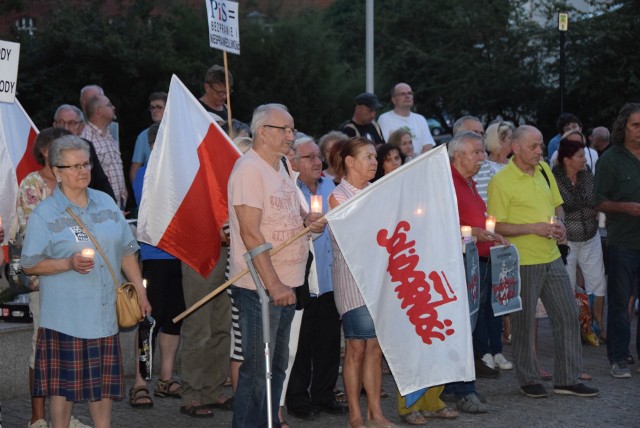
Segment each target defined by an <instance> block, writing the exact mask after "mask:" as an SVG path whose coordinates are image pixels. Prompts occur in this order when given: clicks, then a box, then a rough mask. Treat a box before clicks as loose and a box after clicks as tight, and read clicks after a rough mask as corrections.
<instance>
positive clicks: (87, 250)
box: [82, 248, 96, 259]
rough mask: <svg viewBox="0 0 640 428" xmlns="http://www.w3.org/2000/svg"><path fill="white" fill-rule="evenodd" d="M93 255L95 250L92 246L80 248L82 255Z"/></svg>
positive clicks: (91, 256)
mask: <svg viewBox="0 0 640 428" xmlns="http://www.w3.org/2000/svg"><path fill="white" fill-rule="evenodd" d="M95 255H96V252H95V251H94V250H93V248H85V249H83V250H82V257H86V258H88V259H93V257H94V256H95Z"/></svg>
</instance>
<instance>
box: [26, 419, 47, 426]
mask: <svg viewBox="0 0 640 428" xmlns="http://www.w3.org/2000/svg"><path fill="white" fill-rule="evenodd" d="M27 428H49V424H48V423H47V421H45V420H44V419H38V420H37V421H35V422H34V423H32V424H31V423H29V422H27Z"/></svg>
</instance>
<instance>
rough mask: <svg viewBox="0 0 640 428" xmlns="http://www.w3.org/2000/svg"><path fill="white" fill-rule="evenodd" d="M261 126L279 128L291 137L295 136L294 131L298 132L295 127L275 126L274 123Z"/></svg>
mask: <svg viewBox="0 0 640 428" xmlns="http://www.w3.org/2000/svg"><path fill="white" fill-rule="evenodd" d="M262 126H265V127H267V128H275V129H279V130H281V131H282V132H284V133H285V134H286V135H290V136H292V137H295V136H296V133H297V132H298V130H297V129H296V128H292V127H290V126H275V125H262Z"/></svg>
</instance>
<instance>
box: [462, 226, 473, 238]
mask: <svg viewBox="0 0 640 428" xmlns="http://www.w3.org/2000/svg"><path fill="white" fill-rule="evenodd" d="M460 232H461V233H462V237H463V238H471V226H462V227H461V228H460Z"/></svg>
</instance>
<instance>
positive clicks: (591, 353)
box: [2, 320, 640, 428]
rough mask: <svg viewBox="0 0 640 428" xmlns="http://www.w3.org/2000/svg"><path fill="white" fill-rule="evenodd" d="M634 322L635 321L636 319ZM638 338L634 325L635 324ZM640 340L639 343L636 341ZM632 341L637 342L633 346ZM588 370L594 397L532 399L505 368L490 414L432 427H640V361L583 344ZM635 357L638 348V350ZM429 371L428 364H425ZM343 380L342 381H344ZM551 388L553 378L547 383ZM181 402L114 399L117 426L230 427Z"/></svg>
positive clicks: (543, 339) (548, 363) (11, 413)
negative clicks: (617, 371) (626, 373)
mask: <svg viewBox="0 0 640 428" xmlns="http://www.w3.org/2000/svg"><path fill="white" fill-rule="evenodd" d="M634 324H635V320H634ZM633 332H634V333H633V334H634V335H633V336H632V337H635V328H634V329H633ZM539 341H540V343H539V347H540V353H541V355H540V360H541V362H542V364H543V366H544V367H545V368H547V369H548V370H552V368H553V359H552V341H551V327H550V323H549V321H548V320H543V321H542V322H541V328H540V339H539ZM632 343H633V345H635V342H633V341H632ZM633 345H632V346H633ZM583 349H584V367H585V371H586V372H588V373H589V374H591V375H592V376H593V381H591V382H589V384H590V385H592V386H594V387H596V388H599V389H600V391H601V394H600V396H599V397H595V398H576V397H567V396H553V395H551V396H550V397H549V398H547V399H531V398H527V397H525V396H523V395H522V394H520V392H519V390H518V386H517V383H516V381H515V377H514V374H513V372H512V371H510V372H509V371H507V372H503V373H502V374H501V376H500V377H499V378H498V379H497V380H487V379H480V380H479V381H478V390H479V391H480V392H481V393H483V394H484V395H486V397H487V399H488V407H489V413H488V414H486V415H475V416H474V415H466V414H463V415H462V416H461V417H460V418H458V419H457V420H454V421H431V422H430V423H429V424H428V425H429V426H434V427H435V426H442V427H510V428H512V427H557V426H560V427H592V426H596V427H607V428H609V427H640V409H639V404H640V372H638V371H637V369H638V367H639V366H640V364H638V363H636V364H635V365H633V366H630V367H631V369H632V373H633V377H632V378H631V379H614V378H613V377H611V376H610V375H609V373H608V369H609V368H608V363H607V359H606V349H605V347H604V346H601V347H599V348H594V347H590V346H586V345H585V346H584V348H583ZM504 353H505V355H507V357H508V358H509V359H511V347H510V346H508V345H506V346H505V352H504ZM634 356H635V352H634ZM425 370H428V364H427V363H425ZM341 382H342V381H341V380H340V383H341ZM127 384H128V385H130V384H131V379H127ZM546 386H547V387H549V388H552V387H553V382H552V381H551V382H547V385H546ZM384 388H385V390H386V391H388V392H390V393H391V397H390V398H386V399H383V406H384V410H385V414H386V415H387V417H389V418H390V419H391V420H392V421H394V422H396V423H398V424H400V423H401V422H400V419H399V418H398V417H397V415H396V412H395V408H396V400H395V398H394V395H393V392H394V391H395V386H394V382H393V378H392V376H390V375H388V376H384ZM178 408H179V401H178V400H174V399H168V398H164V399H160V398H157V399H156V400H155V405H154V407H153V408H152V409H148V410H133V409H132V408H131V407H129V405H128V404H127V402H126V401H123V402H118V403H115V405H114V409H113V423H112V426H113V427H114V428H120V427H122V428H134V427H158V428H164V427H167V428H169V427H188V428H199V427H229V426H231V416H232V415H231V412H217V413H216V414H215V416H214V418H212V419H204V420H198V419H194V418H190V417H188V416H185V415H181V414H180V413H179V411H178ZM74 414H75V415H76V416H77V417H78V418H79V419H80V420H82V421H83V422H85V423H90V421H91V419H90V417H89V414H88V410H87V406H86V404H76V405H75V407H74ZM29 416H30V407H29V397H27V396H20V397H16V398H12V399H8V400H4V399H2V418H3V427H4V428H15V427H18V428H24V427H25V426H26V425H27V419H28V418H29ZM287 420H288V421H289V423H290V425H291V426H292V427H310V428H319V427H345V426H346V425H347V420H348V418H347V416H346V415H342V416H329V415H324V414H322V415H320V416H319V417H318V418H316V419H315V420H313V421H302V420H300V419H297V418H295V417H293V416H287Z"/></svg>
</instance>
